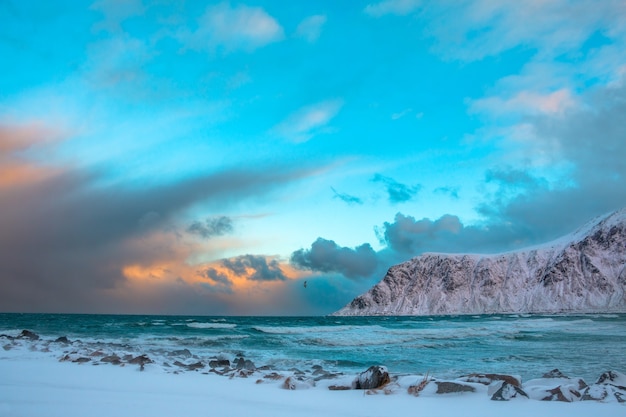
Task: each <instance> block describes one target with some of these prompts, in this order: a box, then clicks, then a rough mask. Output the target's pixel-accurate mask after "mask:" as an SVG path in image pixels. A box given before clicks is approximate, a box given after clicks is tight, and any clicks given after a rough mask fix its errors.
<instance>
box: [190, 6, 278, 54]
mask: <svg viewBox="0 0 626 417" xmlns="http://www.w3.org/2000/svg"><path fill="white" fill-rule="evenodd" d="M284 36H285V35H284V31H283V28H282V26H281V25H280V24H279V23H278V21H277V20H276V19H274V18H273V17H272V16H270V15H269V14H268V13H267V12H266V11H265V10H264V9H263V8H261V7H249V6H246V5H239V6H236V7H231V6H230V4H228V3H220V4H218V5H215V6H210V7H208V8H207V9H206V12H205V13H204V14H203V15H202V16H201V17H200V19H199V27H198V29H197V30H195V31H189V30H188V29H184V30H181V31H180V32H179V34H178V37H179V40H180V41H181V42H182V43H183V44H184V45H185V46H186V47H187V48H190V49H196V50H215V49H216V48H218V47H221V48H223V49H224V51H225V52H231V51H236V50H243V51H247V52H251V51H254V50H255V49H258V48H260V47H262V46H265V45H267V44H270V43H273V42H277V41H280V40H282V39H283V38H284Z"/></svg>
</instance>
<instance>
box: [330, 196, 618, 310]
mask: <svg viewBox="0 0 626 417" xmlns="http://www.w3.org/2000/svg"><path fill="white" fill-rule="evenodd" d="M557 312H580V313H585V312H626V208H624V209H622V210H619V211H617V212H615V213H612V214H610V215H608V216H603V217H601V218H598V219H595V220H594V221H592V222H590V223H588V224H587V225H585V226H583V227H581V228H580V229H579V230H578V231H576V232H574V233H572V234H570V235H568V236H565V237H563V238H561V239H558V240H556V241H554V242H550V243H548V244H545V245H542V246H538V247H534V248H528V249H525V250H520V251H516V252H508V253H502V254H496V255H473V254H472V255H469V254H424V255H421V256H418V257H416V258H413V259H411V260H409V261H407V262H404V263H402V264H399V265H396V266H393V267H391V268H390V269H389V271H388V272H387V275H386V276H385V277H384V278H383V280H382V281H380V282H379V283H378V284H376V285H375V286H374V287H373V288H372V289H370V290H369V291H368V292H366V293H365V294H363V295H361V296H359V297H357V298H355V299H354V300H353V301H352V302H351V303H350V304H348V305H347V306H345V307H344V308H342V309H341V310H339V311H338V312H336V313H335V314H336V315H345V316H351V315H359V316H365V315H435V314H482V313H557Z"/></svg>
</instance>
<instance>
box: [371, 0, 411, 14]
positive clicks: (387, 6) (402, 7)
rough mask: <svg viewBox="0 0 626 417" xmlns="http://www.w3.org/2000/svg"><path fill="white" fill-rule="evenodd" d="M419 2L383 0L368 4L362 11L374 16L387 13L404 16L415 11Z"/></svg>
mask: <svg viewBox="0 0 626 417" xmlns="http://www.w3.org/2000/svg"><path fill="white" fill-rule="evenodd" d="M421 3H422V2H421V0H385V1H381V2H378V3H371V4H368V5H367V6H366V7H365V9H364V12H365V13H367V14H369V15H370V16H374V17H381V16H385V15H388V14H393V15H399V16H404V15H407V14H409V13H411V12H413V11H415V10H416V9H417V8H418V7H419V6H420V5H421Z"/></svg>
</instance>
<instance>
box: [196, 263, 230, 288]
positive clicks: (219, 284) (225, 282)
mask: <svg viewBox="0 0 626 417" xmlns="http://www.w3.org/2000/svg"><path fill="white" fill-rule="evenodd" d="M200 275H201V276H203V277H206V278H208V279H209V281H210V283H209V285H206V286H204V287H205V288H207V289H208V290H209V291H211V292H224V293H227V294H233V293H234V291H233V282H232V281H231V280H230V279H229V278H228V276H227V275H226V274H222V273H220V272H219V271H218V270H217V269H215V268H207V269H206V270H204V271H202V272H201V273H200Z"/></svg>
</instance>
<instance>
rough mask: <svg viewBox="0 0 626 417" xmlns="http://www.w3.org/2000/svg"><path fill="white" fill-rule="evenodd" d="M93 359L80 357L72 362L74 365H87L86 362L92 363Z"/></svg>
mask: <svg viewBox="0 0 626 417" xmlns="http://www.w3.org/2000/svg"><path fill="white" fill-rule="evenodd" d="M90 361H91V359H90V358H85V357H82V356H81V357H80V358H76V359H74V360H73V361H72V362H74V363H85V362H90Z"/></svg>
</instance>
